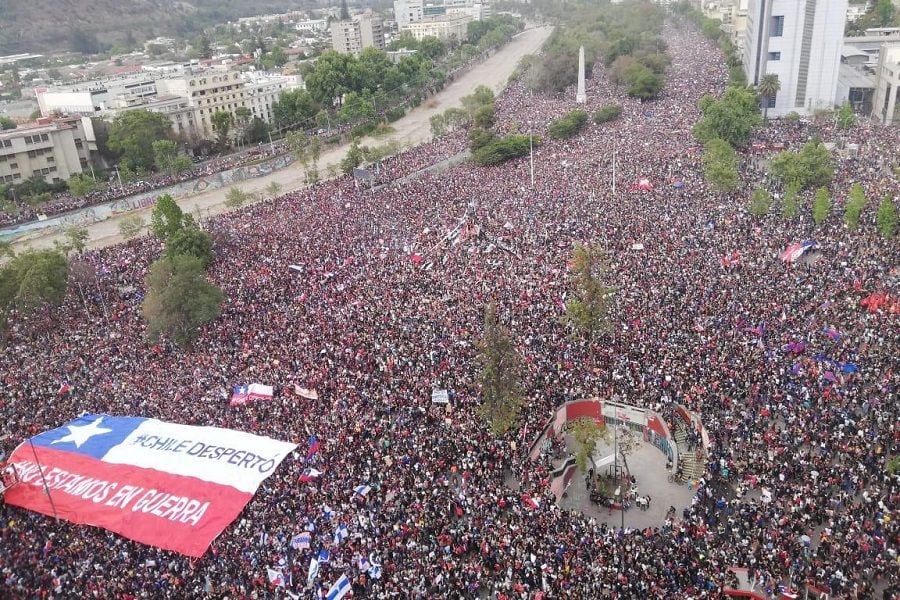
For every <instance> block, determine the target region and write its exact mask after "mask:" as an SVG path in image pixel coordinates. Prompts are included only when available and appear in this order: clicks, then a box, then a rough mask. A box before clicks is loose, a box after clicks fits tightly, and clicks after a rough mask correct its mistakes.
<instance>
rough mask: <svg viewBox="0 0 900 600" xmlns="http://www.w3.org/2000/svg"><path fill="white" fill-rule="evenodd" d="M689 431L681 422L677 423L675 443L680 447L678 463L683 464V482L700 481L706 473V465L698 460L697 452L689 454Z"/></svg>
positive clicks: (677, 421)
mask: <svg viewBox="0 0 900 600" xmlns="http://www.w3.org/2000/svg"><path fill="white" fill-rule="evenodd" d="M687 438H688V434H687V429H686V428H685V426H684V423H682V422H681V421H680V420H676V421H675V442H676V443H677V445H678V461H679V462H680V464H681V481H691V480H696V479H700V478H701V477H703V475H704V474H705V473H706V463H705V462H704V461H703V460H702V459H701V460H697V451H696V450H694V451H693V452H688V445H687Z"/></svg>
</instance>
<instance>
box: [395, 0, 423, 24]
mask: <svg viewBox="0 0 900 600" xmlns="http://www.w3.org/2000/svg"><path fill="white" fill-rule="evenodd" d="M423 7H424V0H394V21H396V22H397V29H403V27H404V26H406V25H409V24H410V23H415V22H416V21H421V20H422V17H424V16H425V15H424V13H423V12H422V11H423Z"/></svg>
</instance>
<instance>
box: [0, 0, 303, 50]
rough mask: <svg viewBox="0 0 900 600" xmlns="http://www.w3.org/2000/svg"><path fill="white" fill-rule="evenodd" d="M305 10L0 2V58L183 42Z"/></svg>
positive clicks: (143, 2) (218, 4) (240, 2)
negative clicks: (254, 18)
mask: <svg viewBox="0 0 900 600" xmlns="http://www.w3.org/2000/svg"><path fill="white" fill-rule="evenodd" d="M308 5H309V4H308V3H304V2H298V1H297V0H189V1H181V0H0V55H2V54H13V53H17V52H39V53H44V54H46V53H50V52H55V51H62V50H79V51H86V50H92V49H96V46H97V45H98V42H99V46H107V47H108V46H110V45H112V44H113V43H114V42H116V41H122V40H126V39H128V40H129V41H132V42H135V41H136V42H140V41H142V40H145V39H149V38H152V37H156V36H158V35H162V36H170V37H171V36H183V37H188V36H192V35H194V34H196V33H197V32H198V31H200V30H201V29H203V28H204V27H209V26H211V25H215V24H216V23H223V22H225V21H228V20H234V19H236V18H238V17H243V16H249V15H258V14H265V13H276V12H284V11H287V10H292V9H298V8H303V7H304V6H308ZM92 46H93V47H94V48H92Z"/></svg>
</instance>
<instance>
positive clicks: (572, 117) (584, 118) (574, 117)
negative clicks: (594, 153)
mask: <svg viewBox="0 0 900 600" xmlns="http://www.w3.org/2000/svg"><path fill="white" fill-rule="evenodd" d="M587 122H588V114H587V113H586V112H584V111H583V110H573V111H571V112H569V113H566V115H565V116H562V117H560V118H559V119H556V120H555V121H553V122H552V123H550V127H549V129H548V133H549V135H550V137H551V138H553V139H554V140H561V139H565V138H570V137H572V136H573V135H575V134H576V133H578V132H579V131H581V129H582V128H583V127H584V126H585V125H587Z"/></svg>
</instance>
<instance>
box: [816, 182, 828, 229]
mask: <svg viewBox="0 0 900 600" xmlns="http://www.w3.org/2000/svg"><path fill="white" fill-rule="evenodd" d="M830 212H831V196H830V195H829V194H828V190H827V189H826V188H819V189H818V190H816V197H815V200H813V210H812V218H813V221H814V222H815V224H816V225H821V224H822V223H824V222H825V219H827V218H828V214H829V213H830Z"/></svg>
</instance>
